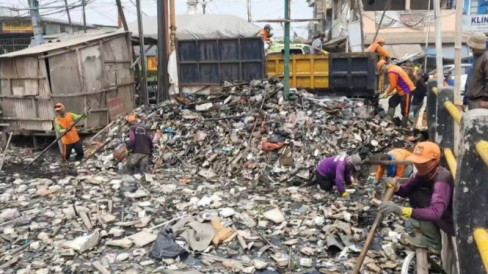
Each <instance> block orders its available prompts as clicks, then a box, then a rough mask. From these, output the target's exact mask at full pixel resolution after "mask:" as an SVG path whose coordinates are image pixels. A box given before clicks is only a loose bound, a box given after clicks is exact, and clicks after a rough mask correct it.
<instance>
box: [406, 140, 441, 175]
mask: <svg viewBox="0 0 488 274" xmlns="http://www.w3.org/2000/svg"><path fill="white" fill-rule="evenodd" d="M406 160H407V161H411V162H413V163H414V164H415V167H416V168H417V170H418V173H419V174H420V175H427V174H429V173H430V172H431V171H432V170H434V169H435V168H437V166H438V165H439V163H440V161H441V148H440V147H439V145H438V144H436V143H433V142H420V143H418V144H417V145H416V146H415V148H414V149H413V154H412V155H410V156H408V157H407V159H406Z"/></svg>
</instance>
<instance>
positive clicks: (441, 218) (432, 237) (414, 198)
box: [379, 142, 455, 254]
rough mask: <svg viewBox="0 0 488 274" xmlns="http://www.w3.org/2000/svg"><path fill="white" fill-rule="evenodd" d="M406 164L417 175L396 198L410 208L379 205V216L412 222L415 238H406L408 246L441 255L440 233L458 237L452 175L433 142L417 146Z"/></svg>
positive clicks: (404, 186) (390, 203) (397, 193)
mask: <svg viewBox="0 0 488 274" xmlns="http://www.w3.org/2000/svg"><path fill="white" fill-rule="evenodd" d="M406 160H407V161H411V162H413V163H414V165H415V167H416V168H417V171H418V172H417V173H416V174H415V176H414V177H413V178H412V179H411V180H410V181H408V182H407V183H405V184H403V185H401V186H399V187H397V189H396V192H395V194H396V195H398V196H400V197H404V198H408V199H409V201H410V206H411V207H401V206H399V205H396V204H395V203H393V202H385V203H383V204H381V205H380V207H379V209H380V212H381V213H382V214H384V215H383V216H387V215H389V214H390V213H394V214H396V215H398V216H403V217H405V218H412V220H411V223H412V226H413V227H414V228H416V229H417V231H416V235H415V237H410V236H409V237H407V242H408V243H409V244H410V245H412V246H414V247H418V248H426V249H428V250H430V251H431V252H433V253H436V254H438V253H439V252H440V250H441V248H442V243H441V234H440V231H439V229H442V230H443V231H444V232H446V233H447V234H448V235H449V236H454V235H455V232H454V223H453V215H452V196H453V189H454V182H453V178H452V175H451V172H450V171H449V170H447V169H445V168H444V167H441V166H440V160H441V149H440V147H439V146H438V145H437V144H435V143H432V142H420V143H418V144H417V145H416V146H415V149H414V151H413V154H412V155H411V156H409V157H408V158H407V159H406ZM390 186H391V185H390Z"/></svg>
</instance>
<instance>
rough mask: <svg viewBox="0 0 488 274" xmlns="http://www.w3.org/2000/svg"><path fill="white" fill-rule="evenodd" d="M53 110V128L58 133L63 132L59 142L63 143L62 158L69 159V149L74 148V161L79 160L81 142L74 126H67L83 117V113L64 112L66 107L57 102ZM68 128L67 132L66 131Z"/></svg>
mask: <svg viewBox="0 0 488 274" xmlns="http://www.w3.org/2000/svg"><path fill="white" fill-rule="evenodd" d="M54 110H55V111H56V114H57V117H56V118H55V119H54V128H55V129H56V131H57V132H58V134H61V135H62V134H64V136H63V137H62V138H61V143H62V144H63V160H64V161H69V160H70V156H71V151H72V150H73V149H74V150H75V152H76V157H75V160H76V161H81V159H83V156H84V152H83V142H82V141H81V139H80V136H79V135H78V131H77V130H76V127H75V126H73V127H72V128H71V129H70V130H69V128H70V127H71V126H72V125H73V124H74V123H75V122H76V121H78V120H80V119H83V118H84V115H78V114H76V113H73V112H66V109H65V107H64V105H63V104H62V103H57V104H56V105H54ZM67 130H69V131H68V132H66V131H67Z"/></svg>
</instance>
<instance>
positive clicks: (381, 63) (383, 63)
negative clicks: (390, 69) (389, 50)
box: [378, 60, 386, 71]
mask: <svg viewBox="0 0 488 274" xmlns="http://www.w3.org/2000/svg"><path fill="white" fill-rule="evenodd" d="M384 65H386V61H385V60H380V61H379V62H378V71H380V70H381V68H382V67H383V66H384Z"/></svg>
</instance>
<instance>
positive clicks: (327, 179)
mask: <svg viewBox="0 0 488 274" xmlns="http://www.w3.org/2000/svg"><path fill="white" fill-rule="evenodd" d="M360 166H361V157H360V156H359V155H358V154H354V155H351V156H347V155H345V154H344V155H337V156H333V157H329V158H326V159H325V160H323V161H322V162H320V163H319V164H318V166H317V169H316V170H315V176H314V177H312V180H311V181H310V182H309V183H308V184H306V185H305V186H311V185H316V184H319V186H320V188H321V189H322V190H325V191H331V190H332V187H333V186H334V183H335V185H336V187H337V190H338V191H339V194H341V196H342V197H344V198H348V197H349V193H348V192H346V186H347V187H348V188H351V187H353V186H354V184H353V183H352V171H353V170H354V171H358V170H359V168H360Z"/></svg>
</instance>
